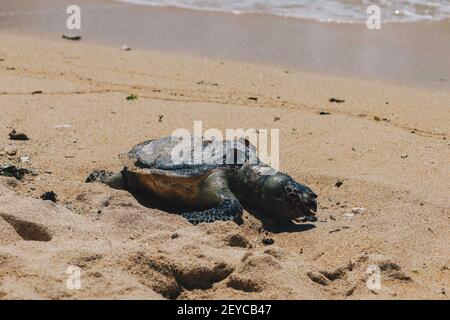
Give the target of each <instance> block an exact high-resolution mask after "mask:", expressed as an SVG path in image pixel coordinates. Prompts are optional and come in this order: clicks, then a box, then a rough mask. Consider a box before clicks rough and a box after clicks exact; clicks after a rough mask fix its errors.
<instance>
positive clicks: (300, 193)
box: [260, 172, 317, 222]
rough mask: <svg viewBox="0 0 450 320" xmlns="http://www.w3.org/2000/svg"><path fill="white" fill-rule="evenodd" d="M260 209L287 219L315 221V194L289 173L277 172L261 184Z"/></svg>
mask: <svg viewBox="0 0 450 320" xmlns="http://www.w3.org/2000/svg"><path fill="white" fill-rule="evenodd" d="M261 197H262V199H261V208H260V209H261V210H262V211H264V212H266V213H267V214H271V215H272V216H273V215H274V214H277V215H280V216H282V217H284V218H287V219H291V220H293V219H303V220H304V221H312V222H313V221H317V218H316V216H315V213H316V211H317V201H316V198H317V195H316V194H315V193H314V192H313V191H312V190H311V189H310V188H308V187H306V186H304V185H302V184H300V183H298V182H296V181H295V180H294V179H292V178H291V177H290V176H289V175H287V174H284V173H281V172H278V173H276V174H274V175H272V176H269V177H268V178H267V179H266V181H265V182H264V184H263V185H262V186H261Z"/></svg>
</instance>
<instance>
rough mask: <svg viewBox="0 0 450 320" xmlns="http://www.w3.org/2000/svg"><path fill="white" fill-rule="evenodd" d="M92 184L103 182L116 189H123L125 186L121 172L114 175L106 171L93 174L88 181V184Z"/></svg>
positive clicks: (96, 171)
mask: <svg viewBox="0 0 450 320" xmlns="http://www.w3.org/2000/svg"><path fill="white" fill-rule="evenodd" d="M91 182H101V183H104V184H106V185H108V186H110V187H111V188H114V189H122V188H123V186H124V184H123V179H122V173H121V172H118V173H114V172H110V171H105V170H95V171H94V172H92V173H91V174H90V175H89V176H88V177H87V179H86V183H91Z"/></svg>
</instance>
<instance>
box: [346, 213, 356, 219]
mask: <svg viewBox="0 0 450 320" xmlns="http://www.w3.org/2000/svg"><path fill="white" fill-rule="evenodd" d="M344 215H345V216H346V217H348V218H352V217H353V216H354V214H353V213H344Z"/></svg>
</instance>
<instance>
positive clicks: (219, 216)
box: [183, 171, 242, 224]
mask: <svg viewBox="0 0 450 320" xmlns="http://www.w3.org/2000/svg"><path fill="white" fill-rule="evenodd" d="M201 193H202V197H203V198H204V199H207V201H208V202H213V203H216V205H215V207H213V208H211V209H208V210H205V211H194V212H186V213H184V214H183V217H185V218H186V219H187V220H188V221H189V222H190V223H192V224H199V223H202V222H214V221H234V222H236V223H238V224H241V223H242V206H241V204H240V203H239V200H238V199H237V198H236V196H235V195H234V194H233V192H232V191H231V190H230V188H229V186H228V181H227V177H226V175H225V174H224V173H223V172H221V171H216V172H214V173H212V174H210V175H209V176H208V178H206V179H205V181H204V182H203V185H202V190H201Z"/></svg>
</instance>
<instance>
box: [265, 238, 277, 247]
mask: <svg viewBox="0 0 450 320" xmlns="http://www.w3.org/2000/svg"><path fill="white" fill-rule="evenodd" d="M262 243H263V244H264V245H265V246H270V245H272V244H274V243H275V240H273V239H272V238H264V239H263V240H262Z"/></svg>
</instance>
